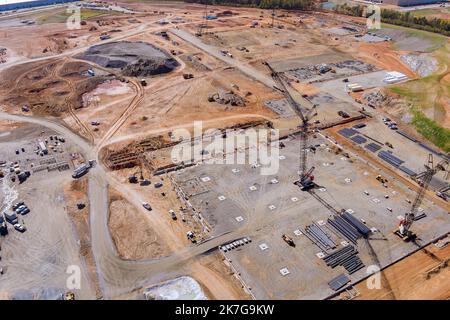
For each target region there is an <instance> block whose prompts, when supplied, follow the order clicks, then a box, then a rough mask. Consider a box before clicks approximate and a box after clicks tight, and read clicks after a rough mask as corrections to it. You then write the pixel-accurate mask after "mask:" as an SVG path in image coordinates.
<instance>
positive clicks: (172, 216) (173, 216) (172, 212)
mask: <svg viewBox="0 0 450 320" xmlns="http://www.w3.org/2000/svg"><path fill="white" fill-rule="evenodd" d="M169 214H170V217H171V218H172V220H177V215H176V213H175V211H173V210H172V209H170V210H169Z"/></svg>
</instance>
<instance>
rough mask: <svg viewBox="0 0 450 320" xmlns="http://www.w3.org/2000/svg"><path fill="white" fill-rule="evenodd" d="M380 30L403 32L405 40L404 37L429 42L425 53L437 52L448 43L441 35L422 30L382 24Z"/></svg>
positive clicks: (446, 38)
mask: <svg viewBox="0 0 450 320" xmlns="http://www.w3.org/2000/svg"><path fill="white" fill-rule="evenodd" d="M381 28H382V29H392V30H399V31H403V32H405V36H404V37H405V38H406V37H417V38H419V39H423V40H425V41H428V42H430V46H429V47H428V48H427V50H426V51H427V52H433V51H435V50H438V49H439V48H441V47H443V46H445V45H446V44H447V43H448V37H446V36H444V35H441V34H437V33H433V32H428V31H423V30H418V29H413V28H407V27H402V26H396V25H393V24H387V23H382V24H381ZM375 31H376V30H375ZM381 31H382V30H381ZM409 50H414V48H410V49H409Z"/></svg>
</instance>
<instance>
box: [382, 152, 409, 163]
mask: <svg viewBox="0 0 450 320" xmlns="http://www.w3.org/2000/svg"><path fill="white" fill-rule="evenodd" d="M378 157H380V158H381V159H383V160H384V161H386V162H387V163H390V164H391V165H393V166H394V167H398V166H400V165H401V164H403V162H405V161H403V160H402V159H399V158H397V157H396V156H394V155H392V154H391V153H389V152H387V151H384V150H382V151H380V152H379V153H378Z"/></svg>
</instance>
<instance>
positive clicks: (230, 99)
mask: <svg viewBox="0 0 450 320" xmlns="http://www.w3.org/2000/svg"><path fill="white" fill-rule="evenodd" d="M208 101H209V102H217V103H220V104H231V105H232V106H239V107H243V106H245V101H244V99H243V98H242V97H240V96H238V95H237V94H235V93H234V92H233V91H232V90H229V91H227V90H223V89H220V90H219V91H218V92H216V93H212V94H210V95H209V96H208Z"/></svg>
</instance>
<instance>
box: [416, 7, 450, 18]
mask: <svg viewBox="0 0 450 320" xmlns="http://www.w3.org/2000/svg"><path fill="white" fill-rule="evenodd" d="M410 14H411V15H413V16H415V17H432V16H436V15H440V14H450V8H433V9H420V10H414V11H410Z"/></svg>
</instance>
